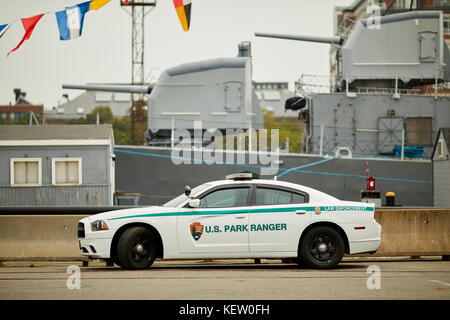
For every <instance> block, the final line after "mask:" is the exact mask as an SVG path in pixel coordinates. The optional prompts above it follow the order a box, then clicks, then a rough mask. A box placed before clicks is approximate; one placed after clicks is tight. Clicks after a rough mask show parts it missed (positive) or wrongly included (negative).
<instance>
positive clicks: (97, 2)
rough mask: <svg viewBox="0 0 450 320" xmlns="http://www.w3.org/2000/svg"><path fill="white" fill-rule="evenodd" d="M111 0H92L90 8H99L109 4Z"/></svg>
mask: <svg viewBox="0 0 450 320" xmlns="http://www.w3.org/2000/svg"><path fill="white" fill-rule="evenodd" d="M109 1H110V0H92V1H91V5H90V6H89V10H98V9H100V8H101V7H103V6H104V5H105V4H107V3H108V2H109Z"/></svg>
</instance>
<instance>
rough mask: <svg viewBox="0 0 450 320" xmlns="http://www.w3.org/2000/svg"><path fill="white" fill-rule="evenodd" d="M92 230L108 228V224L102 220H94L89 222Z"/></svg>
mask: <svg viewBox="0 0 450 320" xmlns="http://www.w3.org/2000/svg"><path fill="white" fill-rule="evenodd" d="M91 230H92V231H101V230H109V228H108V225H107V224H106V222H105V221H103V220H96V221H94V222H92V223H91Z"/></svg>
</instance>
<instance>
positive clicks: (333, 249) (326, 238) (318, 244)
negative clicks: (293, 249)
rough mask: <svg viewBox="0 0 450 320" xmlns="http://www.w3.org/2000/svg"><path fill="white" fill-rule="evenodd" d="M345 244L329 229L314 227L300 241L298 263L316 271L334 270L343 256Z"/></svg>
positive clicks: (338, 235)
mask: <svg viewBox="0 0 450 320" xmlns="http://www.w3.org/2000/svg"><path fill="white" fill-rule="evenodd" d="M344 250H345V244H344V240H343V239H342V236H341V235H340V234H339V232H337V231H336V230H334V229H333V228H330V227H325V226H321V227H316V228H314V229H312V230H310V231H309V232H308V233H307V234H306V235H305V237H304V239H303V240H302V242H301V244H300V250H299V258H298V259H299V261H301V262H302V263H304V264H305V266H307V267H310V268H317V269H329V268H335V267H336V266H337V265H338V264H339V262H340V261H341V260H342V257H343V256H344Z"/></svg>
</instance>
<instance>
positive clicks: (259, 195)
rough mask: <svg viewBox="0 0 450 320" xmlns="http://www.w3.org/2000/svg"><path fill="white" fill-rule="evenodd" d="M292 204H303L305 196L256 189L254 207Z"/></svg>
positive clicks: (275, 190) (268, 189)
mask: <svg viewBox="0 0 450 320" xmlns="http://www.w3.org/2000/svg"><path fill="white" fill-rule="evenodd" d="M294 203H305V196H304V195H302V194H299V193H294V192H290V191H286V190H279V189H270V188H261V187H258V188H257V189H256V202H255V205H257V206H263V205H277V204H294Z"/></svg>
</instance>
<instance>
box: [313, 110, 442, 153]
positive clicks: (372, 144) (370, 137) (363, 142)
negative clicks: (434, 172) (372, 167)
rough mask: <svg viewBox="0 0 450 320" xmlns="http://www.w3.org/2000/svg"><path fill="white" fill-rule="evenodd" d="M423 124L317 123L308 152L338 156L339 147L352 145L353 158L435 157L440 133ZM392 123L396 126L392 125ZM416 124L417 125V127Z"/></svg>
mask: <svg viewBox="0 0 450 320" xmlns="http://www.w3.org/2000/svg"><path fill="white" fill-rule="evenodd" d="M394 118H395V117H394ZM394 120H398V119H394ZM422 120H423V119H422ZM424 121H426V119H425V120H424ZM405 124H406V127H405ZM423 124H424V123H420V124H419V123H414V122H412V123H411V124H409V123H405V122H404V121H401V120H400V121H394V122H390V121H386V122H385V123H381V122H380V125H379V127H378V128H370V129H369V128H358V127H357V126H355V127H352V128H348V127H338V126H325V125H316V126H313V128H312V132H313V134H312V135H311V137H310V138H309V139H308V143H307V152H308V153H313V154H319V155H320V156H330V155H331V156H334V155H335V154H336V152H337V151H336V150H338V149H340V148H348V149H349V150H350V151H351V154H352V155H353V157H358V156H372V157H373V156H375V157H383V158H392V159H398V160H410V159H414V160H418V159H425V160H428V159H430V158H431V156H432V152H433V146H434V144H433V143H434V141H435V139H436V135H437V132H434V131H431V130H426V129H424V128H423V127H422V125H423ZM389 125H392V126H391V127H389ZM408 125H409V127H410V128H408ZM414 125H415V126H416V127H415V128H413V126H414ZM406 129H408V130H406ZM430 129H431V128H430Z"/></svg>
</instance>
